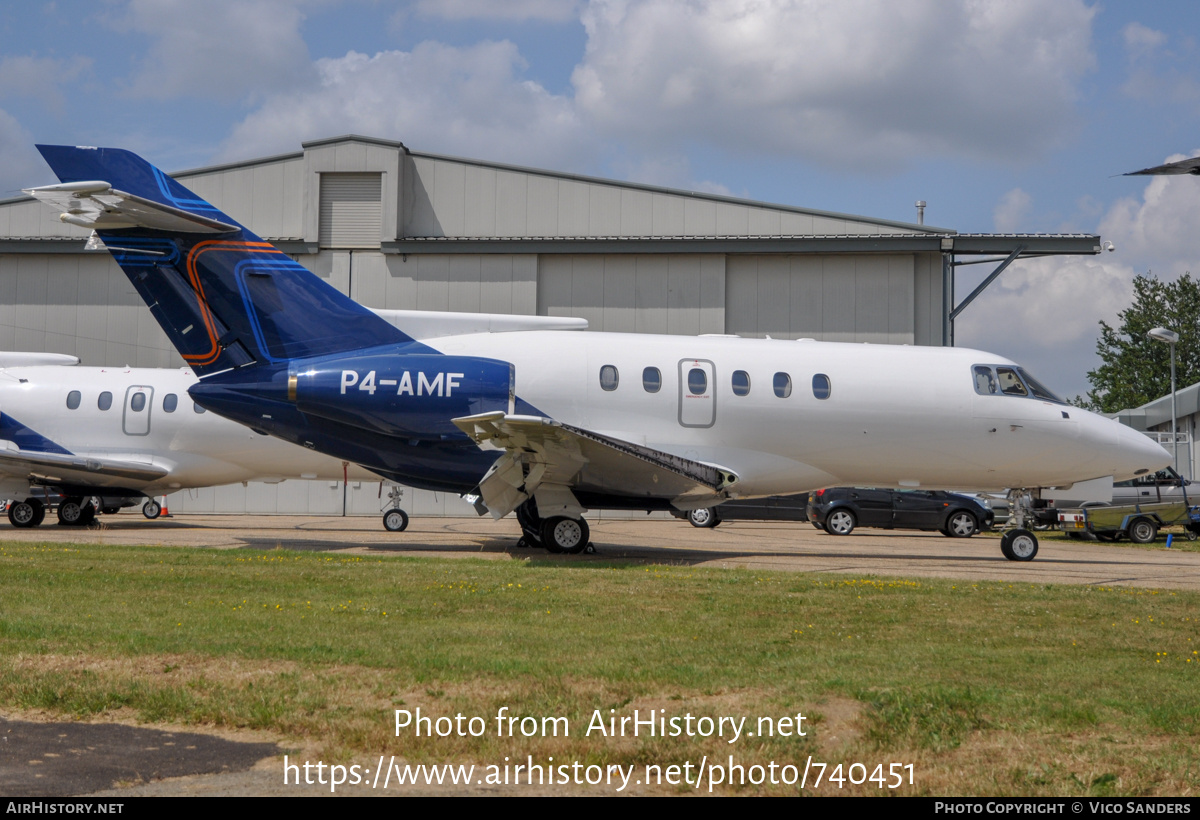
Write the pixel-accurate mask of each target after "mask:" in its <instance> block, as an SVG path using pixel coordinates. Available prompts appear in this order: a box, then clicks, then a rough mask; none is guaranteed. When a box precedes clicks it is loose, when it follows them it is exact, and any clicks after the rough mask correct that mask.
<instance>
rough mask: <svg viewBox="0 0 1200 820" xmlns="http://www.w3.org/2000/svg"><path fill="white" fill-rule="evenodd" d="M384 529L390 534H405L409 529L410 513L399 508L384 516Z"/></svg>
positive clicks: (389, 511)
mask: <svg viewBox="0 0 1200 820" xmlns="http://www.w3.org/2000/svg"><path fill="white" fill-rule="evenodd" d="M383 528H384V529H385V530H387V531H388V532H404V531H405V530H406V529H408V513H406V512H405V511H404V510H402V509H400V508H399V507H397V508H396V509H394V510H388V511H387V512H385V513H384V514H383Z"/></svg>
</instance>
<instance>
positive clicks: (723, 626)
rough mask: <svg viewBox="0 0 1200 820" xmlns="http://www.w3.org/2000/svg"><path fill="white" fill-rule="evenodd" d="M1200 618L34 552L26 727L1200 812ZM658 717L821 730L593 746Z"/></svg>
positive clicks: (658, 573)
mask: <svg viewBox="0 0 1200 820" xmlns="http://www.w3.org/2000/svg"><path fill="white" fill-rule="evenodd" d="M1197 604H1200V596H1198V595H1196V594H1193V593H1185V592H1165V591H1153V590H1138V589H1125V588H1082V587H1069V586H1042V585H1030V584H1010V583H1001V582H994V583H978V584H963V583H953V582H948V581H939V580H919V581H917V580H897V579H874V578H853V577H844V576H834V575H804V574H795V573H763V572H750V571H743V570H707V569H694V568H680V567H668V566H657V567H646V566H644V565H643V566H617V565H607V566H605V565H598V564H589V565H587V566H562V565H561V564H557V563H551V562H539V561H537V560H526V561H519V560H512V561H470V560H433V559H429V560H427V559H405V558H369V559H368V558H355V557H347V556H338V555H333V554H318V553H293V552H286V551H269V552H250V551H219V552H218V551H205V550H190V549H189V550H183V549H170V548H133V547H113V546H103V547H100V546H96V547H93V546H70V547H63V546H62V545H32V544H12V543H10V544H0V657H2V660H0V708H3V709H5V710H7V711H9V712H10V713H16V714H19V713H21V712H24V711H31V710H45V711H47V712H49V713H51V714H60V715H67V716H78V717H84V718H103V717H105V716H106V715H107V716H110V717H111V716H113V715H117V716H121V717H134V718H136V719H138V720H141V721H146V722H171V723H182V724H192V725H203V726H215V727H250V728H257V729H266V730H270V731H272V732H275V733H278V735H279V736H281V737H282V738H284V740H285V742H286V743H289V744H294V747H295V748H301V747H302V748H304V749H305V750H306V753H307V754H308V756H309V757H311V758H313V759H316V758H317V757H320V758H322V759H324V760H326V761H343V762H373V759H374V758H376V757H377V756H378V755H380V754H384V755H396V756H397V757H398V758H399V757H403V758H404V759H406V760H408V761H412V762H444V761H464V762H474V763H488V762H492V761H495V760H499V759H501V758H503V757H505V756H509V757H511V758H513V759H518V758H519V759H522V760H524V759H525V756H526V755H533V756H534V757H535V759H537V758H538V757H539V756H541V757H543V758H544V757H546V756H549V755H553V756H554V757H555V759H556V760H560V761H562V760H584V761H587V762H589V763H597V764H602V765H603V764H609V763H620V764H626V765H627V764H629V763H637V764H638V765H642V764H643V763H660V764H663V765H664V766H665V765H668V764H671V763H679V764H682V763H683V762H685V761H689V760H694V761H699V760H700V759H701V757H703V756H705V755H708V756H709V759H721V760H724V759H725V758H726V757H728V756H729V755H730V754H733V755H735V756H736V757H737V758H738V759H739V760H740V761H743V762H745V763H746V764H747V765H749V764H751V763H759V764H766V763H767V762H768V761H769V760H774V761H778V762H789V763H796V762H799V763H800V764H801V765H803V763H804V761H805V760H806V759H807V757H808V756H809V755H811V756H812V757H813V759H814V760H820V761H823V762H828V763H829V764H831V765H833V764H836V763H839V762H841V763H845V764H850V763H853V762H859V763H863V764H864V765H866V766H867V771H870V770H871V769H872V768H873V767H874V766H875V765H876V764H878V763H883V764H885V768H886V765H887V764H888V763H891V762H899V763H904V764H908V763H912V764H913V767H914V768H913V772H914V783H915V785H913V786H911V787H910V786H907V785H905V786H904V787H902V788H900V789H898V790H897V792H898V793H901V794H936V795H954V794H959V795H965V794H988V795H1067V794H1069V795H1148V794H1162V795H1180V794H1195V793H1196V791H1197V788H1198V786H1200V758H1198V756H1197V755H1196V753H1195V747H1196V743H1197V738H1198V737H1200V696H1198V693H1200V654H1197V652H1198V651H1200V635H1198V634H1197V629H1196V626H1197V620H1196V618H1197V617H1200V607H1198V606H1197ZM417 707H420V708H421V709H422V712H423V714H425V715H432V716H434V717H436V716H453V715H455V714H458V713H461V714H463V715H465V716H467V717H469V716H473V715H478V716H481V717H483V718H485V719H486V720H488V721H489V722H488V730H487V731H486V732H485V733H484V735H483V736H481V737H478V738H472V737H461V738H460V737H456V736H453V737H445V738H442V737H433V738H424V737H423V738H419V739H418V738H414V737H413V736H412V734H411V732H408V731H405V732H404V733H403V734H402V735H401V736H400V737H396V736H395V732H394V722H393V710H395V709H406V710H409V711H414V710H415V709H416V708H417ZM501 707H507V708H508V710H509V712H508V714H510V715H519V716H537V717H543V716H565V717H567V718H568V721H569V725H570V729H571V735H570V736H569V737H557V738H555V737H548V738H543V737H532V738H521V737H518V738H515V739H514V738H508V737H497V736H496V733H495V731H494V728H495V724H494V721H493V720H492V719H493V718H494V716H495V715H496V714H497V712H498V710H499V709H500V708H501ZM634 709H638V710H640V713H641V714H643V715H644V714H645V713H646V711H647V710H649V709H655V710H664V711H665V712H666V714H668V715H678V716H683V715H685V714H687V713H691V714H693V715H709V716H713V717H716V716H733V717H737V716H745V717H747V718H748V720H747V726H748V727H750V726H753V725H754V724H755V721H756V720H757V718H758V717H761V716H770V717H780V716H784V715H789V714H790V715H793V716H794V715H795V714H796V713H803V714H804V715H805V716H806V718H807V721H808V722H807V724H806V725H807V727H808V728H809V731H808V734H807V736H805V737H802V738H799V737H787V738H783V737H774V738H763V737H753V738H750V737H742V738H741V739H740V740H739V741H738V742H737V743H736V744H729V743H727V742H726V739H727V738H726V739H721V738H716V737H712V738H701V737H691V738H689V737H677V738H662V737H654V738H650V737H644V736H643V737H639V738H636V739H635V738H630V737H626V738H604V737H599V736H597V735H596V734H595V733H593V735H592V736H590V737H584V736H583V730H584V729H585V728H586V727H587V725H588V723H589V720H590V719H591V718H592V716H593V714H594V712H595V710H600V712H601V715H602V716H604V717H605V718H606V719H607V717H608V716H610V715H613V716H617V717H620V716H624V715H632V711H633V710H634ZM610 710H614V711H611V712H610ZM368 759H371V760H368ZM743 788H744V790H746V791H751V792H758V791H773V792H781V793H789V792H795V791H797V790H798V789H797V788H796V787H795V786H784V785H780V786H776V787H769V786H761V787H760V786H746V787H738V788H736V789H735V790H737V791H741V790H743ZM688 790H689V791H690V789H688ZM806 791H808V792H811V791H813V790H812V789H811V787H810V788H808V789H806ZM884 792H885V793H886V792H887V790H886V789H885V790H884ZM817 793H825V794H836V793H854V794H857V793H868V794H870V793H880V789H879V787H878V784H877V783H866V784H862V785H854V786H852V785H851V784H849V783H846V784H844V785H843V786H841V787H838V786H837V785H830V784H823V786H822V787H821V788H820V789H818V790H817Z"/></svg>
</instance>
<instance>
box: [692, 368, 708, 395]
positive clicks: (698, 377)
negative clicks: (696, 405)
mask: <svg viewBox="0 0 1200 820" xmlns="http://www.w3.org/2000/svg"><path fill="white" fill-rule="evenodd" d="M688 390H689V391H690V392H691V394H692V395H693V396H702V395H704V394H705V393H707V392H708V375H707V374H705V372H704V371H703V370H701V369H700V368H699V367H693V368H692V369H691V370H689V371H688Z"/></svg>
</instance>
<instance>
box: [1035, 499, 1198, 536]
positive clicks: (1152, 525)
mask: <svg viewBox="0 0 1200 820" xmlns="http://www.w3.org/2000/svg"><path fill="white" fill-rule="evenodd" d="M1173 525H1182V526H1183V527H1184V528H1185V530H1186V532H1187V537H1188V538H1190V539H1193V540H1194V539H1195V538H1196V534H1197V533H1198V532H1200V508H1197V507H1192V506H1190V505H1189V504H1188V502H1187V501H1186V500H1179V501H1160V502H1152V503H1149V504H1115V505H1112V506H1095V507H1081V508H1079V509H1075V510H1059V513H1058V528H1059V529H1060V530H1062V531H1064V532H1065V533H1067V534H1068V535H1072V534H1080V535H1081V534H1084V533H1090V534H1092V535H1094V536H1095V537H1096V538H1097V540H1100V541H1116V540H1117V539H1119V538H1128V539H1129V540H1130V541H1132V542H1133V543H1135V544H1149V543H1151V542H1153V541H1154V539H1155V538H1157V537H1158V531H1159V530H1161V529H1162V528H1163V527H1170V526H1173Z"/></svg>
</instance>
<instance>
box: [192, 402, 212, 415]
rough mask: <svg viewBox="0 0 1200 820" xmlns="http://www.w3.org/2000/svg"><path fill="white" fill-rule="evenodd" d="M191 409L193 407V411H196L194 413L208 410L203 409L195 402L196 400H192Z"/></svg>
mask: <svg viewBox="0 0 1200 820" xmlns="http://www.w3.org/2000/svg"><path fill="white" fill-rule="evenodd" d="M192 409H193V410H195V411H196V413H207V412H208V411H207V410H205V409H204V408H203V407H201V406H200V405H198V404H196V402H192Z"/></svg>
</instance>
